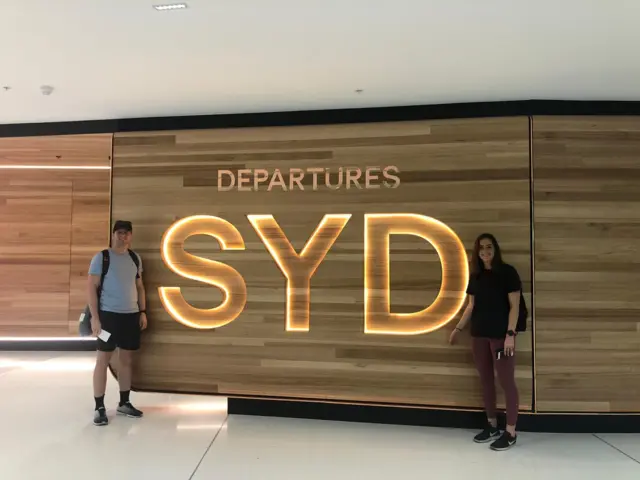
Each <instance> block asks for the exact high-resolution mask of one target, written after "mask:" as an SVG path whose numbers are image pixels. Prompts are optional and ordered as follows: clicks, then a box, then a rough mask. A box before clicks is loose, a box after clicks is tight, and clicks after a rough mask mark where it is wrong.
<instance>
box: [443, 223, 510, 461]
mask: <svg viewBox="0 0 640 480" xmlns="http://www.w3.org/2000/svg"><path fill="white" fill-rule="evenodd" d="M521 289H522V284H521V282H520V277H519V276H518V272H517V271H516V269H515V268H513V267H512V266H511V265H509V264H506V263H504V262H503V261H502V255H501V253H500V246H499V245H498V242H497V240H496V239H495V237H494V236H493V235H491V234H488V233H484V234H482V235H480V236H479V237H478V238H477V239H476V241H475V244H474V246H473V258H472V260H471V276H470V279H469V286H468V288H467V295H468V298H469V303H468V305H467V308H466V309H465V311H464V314H463V315H462V318H461V319H460V322H458V325H457V326H456V328H455V330H454V331H453V332H451V337H450V338H449V343H451V344H453V343H455V341H456V338H457V336H458V334H459V333H460V332H461V331H462V330H464V329H465V327H466V326H467V324H468V323H469V321H471V337H472V349H473V359H474V361H475V364H476V368H477V369H478V373H479V374H480V381H481V382H482V396H483V399H484V407H485V411H486V413H487V419H488V421H489V423H488V425H487V428H485V429H484V430H483V431H482V432H480V433H479V434H478V435H476V436H475V438H474V441H475V442H477V443H486V442H490V441H493V443H492V444H491V449H492V450H507V449H509V448H511V447H512V446H513V445H515V443H516V439H517V436H516V421H517V418H518V389H517V387H516V382H515V343H516V326H517V323H518V312H519V306H520V291H521ZM494 368H495V370H496V371H497V372H498V378H499V379H500V384H501V386H502V388H503V390H504V393H505V397H506V403H507V429H506V431H505V432H504V433H503V434H502V435H500V430H498V424H497V421H496V389H495V381H494V378H495V376H494Z"/></svg>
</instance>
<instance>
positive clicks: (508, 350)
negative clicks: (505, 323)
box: [504, 336, 516, 357]
mask: <svg viewBox="0 0 640 480" xmlns="http://www.w3.org/2000/svg"><path fill="white" fill-rule="evenodd" d="M514 353H516V337H509V336H507V337H505V339H504V354H505V355H506V356H507V357H512V356H513V355H514Z"/></svg>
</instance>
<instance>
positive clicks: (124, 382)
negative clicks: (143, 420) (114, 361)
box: [118, 349, 134, 405]
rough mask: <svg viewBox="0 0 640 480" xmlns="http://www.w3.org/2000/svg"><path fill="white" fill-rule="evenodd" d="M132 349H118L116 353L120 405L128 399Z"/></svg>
mask: <svg viewBox="0 0 640 480" xmlns="http://www.w3.org/2000/svg"><path fill="white" fill-rule="evenodd" d="M133 353H134V352H133V351H132V350H123V349H120V353H119V354H118V367H119V368H118V385H119V386H120V405H122V404H124V403H127V402H128V401H129V392H130V391H131V376H132V374H133V373H132V372H133Z"/></svg>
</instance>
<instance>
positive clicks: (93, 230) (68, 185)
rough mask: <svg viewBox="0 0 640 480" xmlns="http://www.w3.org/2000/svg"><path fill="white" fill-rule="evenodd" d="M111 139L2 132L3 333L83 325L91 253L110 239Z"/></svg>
mask: <svg viewBox="0 0 640 480" xmlns="http://www.w3.org/2000/svg"><path fill="white" fill-rule="evenodd" d="M111 140H112V135H110V134H107V135H69V136H54V137H24V138H0V173H1V177H0V335H1V336H67V335H69V334H72V335H74V334H76V333H77V322H78V316H79V314H80V312H81V311H82V308H83V306H84V303H85V302H86V287H85V286H86V275H87V270H88V266H89V262H90V260H91V256H92V255H93V254H94V253H95V252H96V251H97V250H99V249H101V248H104V246H105V245H107V243H108V231H109V189H110V171H109V169H108V167H109V166H110V156H111ZM33 167H35V168H33ZM60 167H72V168H60ZM78 167H80V168H78ZM82 167H92V168H91V169H86V168H82ZM95 167H100V168H103V169H95ZM104 168H106V169H104Z"/></svg>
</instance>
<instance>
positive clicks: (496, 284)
mask: <svg viewBox="0 0 640 480" xmlns="http://www.w3.org/2000/svg"><path fill="white" fill-rule="evenodd" d="M521 289H522V282H521V281H520V276H519V275H518V272H517V271H516V269H515V268H513V267H512V266H511V265H508V264H506V263H504V264H502V265H501V266H500V267H498V268H494V269H491V270H483V271H481V272H480V273H479V274H476V275H473V274H472V276H471V278H470V279H469V286H468V287H467V294H469V295H473V312H472V313H471V336H472V337H486V338H504V337H505V336H506V334H507V330H508V329H509V310H510V309H511V307H510V304H509V293H512V292H518V291H520V290H521Z"/></svg>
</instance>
